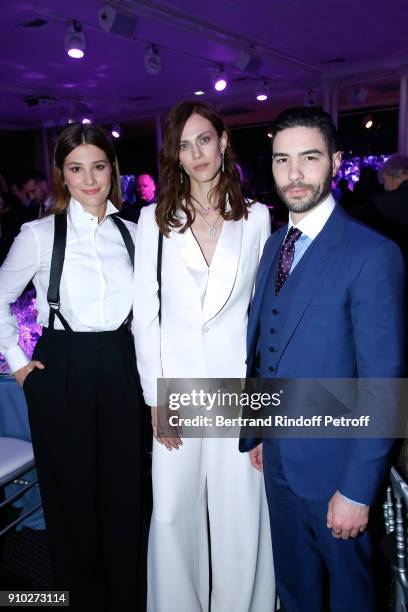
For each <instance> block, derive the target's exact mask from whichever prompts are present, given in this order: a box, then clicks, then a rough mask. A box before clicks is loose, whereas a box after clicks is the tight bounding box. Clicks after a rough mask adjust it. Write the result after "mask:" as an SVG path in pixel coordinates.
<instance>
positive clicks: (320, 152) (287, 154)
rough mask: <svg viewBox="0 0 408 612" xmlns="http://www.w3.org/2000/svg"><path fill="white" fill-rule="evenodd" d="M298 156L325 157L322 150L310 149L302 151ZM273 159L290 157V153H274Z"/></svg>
mask: <svg viewBox="0 0 408 612" xmlns="http://www.w3.org/2000/svg"><path fill="white" fill-rule="evenodd" d="M298 155H300V156H302V155H324V153H323V151H320V149H309V150H308V151H301V152H300V153H298ZM272 157H290V155H289V153H272Z"/></svg>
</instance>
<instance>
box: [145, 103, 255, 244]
mask: <svg viewBox="0 0 408 612" xmlns="http://www.w3.org/2000/svg"><path fill="white" fill-rule="evenodd" d="M194 113H197V114H198V115H201V116H202V117H204V118H205V119H208V121H209V122H210V123H211V124H212V125H213V127H214V129H215V131H216V132H217V134H218V138H221V136H222V134H223V133H224V132H227V130H226V127H225V124H224V121H223V119H222V117H221V115H220V114H219V113H218V111H216V110H215V108H213V107H212V106H211V105H210V104H206V103H205V102H196V101H195V100H192V101H187V102H181V103H180V104H177V106H175V107H174V108H173V109H172V110H171V111H170V113H169V115H168V117H167V120H166V125H165V128H164V138H163V146H162V148H161V151H160V174H159V192H158V198H157V200H158V205H157V207H156V213H155V214H156V222H157V225H158V226H159V230H160V232H161V233H162V234H164V235H165V236H168V235H169V232H170V230H171V229H172V228H180V227H181V229H180V232H181V233H183V232H185V231H186V230H187V229H188V228H189V227H190V226H191V224H192V223H193V222H194V218H195V215H194V211H192V210H191V207H190V206H187V204H188V201H189V194H190V178H189V176H188V174H186V172H185V171H184V170H183V169H182V168H180V164H179V155H180V141H181V134H182V132H183V129H184V126H185V124H186V121H187V119H189V117H191V115H193V114H194ZM236 163H237V162H236V159H235V155H234V153H233V151H232V148H231V145H230V143H229V139H228V138H227V146H226V148H225V151H224V171H223V172H221V171H220V180H219V182H218V184H217V185H216V186H215V187H214V189H213V190H212V193H211V195H212V196H214V197H215V198H216V200H217V201H218V203H219V206H220V211H221V215H222V217H223V218H224V219H226V220H234V221H237V220H238V219H241V218H242V217H244V218H245V219H246V218H247V216H248V203H247V202H246V201H245V199H244V197H243V195H242V193H241V185H240V180H239V174H238V171H237V168H236ZM181 177H183V180H182V181H181ZM227 199H228V203H229V207H230V210H226V205H227ZM180 211H181V212H183V213H184V214H185V215H186V217H187V220H186V222H185V223H184V224H183V222H182V221H181V220H180V217H179V215H178V213H179V212H180Z"/></svg>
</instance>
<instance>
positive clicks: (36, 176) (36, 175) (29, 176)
mask: <svg viewBox="0 0 408 612" xmlns="http://www.w3.org/2000/svg"><path fill="white" fill-rule="evenodd" d="M31 180H33V181H34V182H36V183H42V182H43V181H46V180H47V179H46V178H45V174H44V173H43V172H40V171H39V170H30V171H29V172H26V173H25V174H24V175H23V176H22V178H21V180H20V181H19V187H20V189H21V188H22V187H24V185H26V184H27V183H28V181H31Z"/></svg>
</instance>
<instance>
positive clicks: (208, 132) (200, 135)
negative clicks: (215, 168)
mask: <svg viewBox="0 0 408 612" xmlns="http://www.w3.org/2000/svg"><path fill="white" fill-rule="evenodd" d="M206 134H209V135H211V134H212V132H210V131H209V130H208V131H207V132H202V134H199V135H198V136H196V139H197V138H202V137H203V136H205V135H206ZM182 142H188V140H180V144H181V143H182Z"/></svg>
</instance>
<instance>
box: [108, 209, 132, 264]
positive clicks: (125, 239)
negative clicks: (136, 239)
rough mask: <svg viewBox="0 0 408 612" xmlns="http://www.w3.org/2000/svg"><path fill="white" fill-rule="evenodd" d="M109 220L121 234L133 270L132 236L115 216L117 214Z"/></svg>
mask: <svg viewBox="0 0 408 612" xmlns="http://www.w3.org/2000/svg"><path fill="white" fill-rule="evenodd" d="M110 218H111V219H112V221H113V222H114V224H115V225H116V227H117V228H118V230H119V231H120V233H121V236H122V239H123V242H124V243H125V247H126V250H127V252H128V253H129V258H130V261H131V263H132V268H133V269H134V267H135V245H134V244H133V240H132V236H131V235H130V232H129V230H128V228H127V227H126V224H125V223H123V221H122V219H120V218H119V217H118V216H117V213H116V214H114V215H110Z"/></svg>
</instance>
